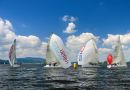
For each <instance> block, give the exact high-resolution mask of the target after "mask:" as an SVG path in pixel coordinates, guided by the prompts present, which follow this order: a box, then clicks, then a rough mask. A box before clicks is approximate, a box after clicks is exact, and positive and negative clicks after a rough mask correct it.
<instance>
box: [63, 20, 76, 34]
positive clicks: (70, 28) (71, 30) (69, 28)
mask: <svg viewBox="0 0 130 90" xmlns="http://www.w3.org/2000/svg"><path fill="white" fill-rule="evenodd" d="M75 28H76V25H75V24H74V23H73V22H70V23H68V26H67V27H66V30H64V33H74V32H76V30H75Z"/></svg>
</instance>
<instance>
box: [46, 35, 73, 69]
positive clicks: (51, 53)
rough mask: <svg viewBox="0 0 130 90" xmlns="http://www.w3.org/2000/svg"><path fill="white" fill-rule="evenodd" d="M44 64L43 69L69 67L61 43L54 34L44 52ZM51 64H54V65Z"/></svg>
mask: <svg viewBox="0 0 130 90" xmlns="http://www.w3.org/2000/svg"><path fill="white" fill-rule="evenodd" d="M46 62H47V65H46V66H45V67H53V66H59V67H63V68H68V67H70V66H71V63H70V61H69V60H68V57H67V54H66V52H65V49H64V44H63V41H62V40H61V38H60V37H59V36H57V35H56V34H52V35H51V37H50V39H49V42H48V45H47V52H46ZM52 63H55V64H56V65H54V64H52Z"/></svg>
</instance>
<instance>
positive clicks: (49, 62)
mask: <svg viewBox="0 0 130 90" xmlns="http://www.w3.org/2000/svg"><path fill="white" fill-rule="evenodd" d="M51 37H52V35H51V36H50V38H49V40H48V44H47V50H46V66H45V67H60V64H59V62H58V61H57V60H56V58H55V56H54V53H53V52H52V51H51V49H50V39H51Z"/></svg>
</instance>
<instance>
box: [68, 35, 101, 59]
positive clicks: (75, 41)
mask: <svg viewBox="0 0 130 90" xmlns="http://www.w3.org/2000/svg"><path fill="white" fill-rule="evenodd" d="M91 38H93V39H95V40H97V41H98V38H99V37H97V36H95V35H93V34H92V33H87V32H86V33H82V34H80V35H79V36H75V35H71V36H69V37H68V38H67V41H66V47H67V50H68V52H69V55H68V56H69V58H70V59H71V60H72V61H76V60H77V55H78V53H79V50H80V48H81V47H83V46H84V45H85V44H86V42H87V41H88V40H90V39H91Z"/></svg>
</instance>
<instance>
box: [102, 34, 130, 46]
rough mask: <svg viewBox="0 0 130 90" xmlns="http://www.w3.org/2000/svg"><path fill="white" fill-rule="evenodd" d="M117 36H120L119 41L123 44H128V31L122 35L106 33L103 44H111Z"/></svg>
mask: <svg viewBox="0 0 130 90" xmlns="http://www.w3.org/2000/svg"><path fill="white" fill-rule="evenodd" d="M118 36H120V40H121V43H122V44H124V45H128V44H130V33H127V34H124V35H118V34H117V35H113V34H108V38H107V39H103V41H104V44H105V45H113V44H114V43H115V42H116V41H117V39H118Z"/></svg>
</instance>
